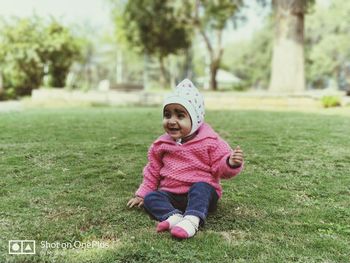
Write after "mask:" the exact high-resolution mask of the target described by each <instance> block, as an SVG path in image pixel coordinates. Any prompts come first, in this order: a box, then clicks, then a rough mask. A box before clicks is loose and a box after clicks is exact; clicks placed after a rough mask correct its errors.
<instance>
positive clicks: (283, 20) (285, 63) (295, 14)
mask: <svg viewBox="0 0 350 263" xmlns="http://www.w3.org/2000/svg"><path fill="white" fill-rule="evenodd" d="M313 2H314V1H313V0H309V1H306V0H272V6H273V9H274V18H275V38H274V44H273V56H272V73H271V80H270V87H269V90H270V91H272V92H302V91H304V90H305V73H304V15H305V13H306V10H307V8H308V7H309V6H310V5H311V4H313Z"/></svg>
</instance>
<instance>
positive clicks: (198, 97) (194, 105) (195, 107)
mask: <svg viewBox="0 0 350 263" xmlns="http://www.w3.org/2000/svg"><path fill="white" fill-rule="evenodd" d="M172 103H177V104H180V105H181V106H183V107H184V108H185V109H186V110H187V112H188V113H189V115H190V117H191V120H192V129H191V132H190V134H189V135H191V134H193V133H194V132H195V131H196V130H198V128H199V127H200V126H201V125H202V123H203V121H204V115H205V111H204V99H203V96H202V94H200V93H199V91H198V89H197V88H196V86H195V85H194V84H193V83H192V82H191V81H190V80H189V79H184V80H183V81H181V82H180V83H179V84H178V85H177V86H176V88H175V90H174V92H172V93H170V94H168V95H167V96H166V97H165V99H164V103H163V109H164V107H165V106H166V105H168V104H172Z"/></svg>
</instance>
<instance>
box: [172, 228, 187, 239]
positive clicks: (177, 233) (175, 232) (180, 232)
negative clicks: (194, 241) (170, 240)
mask: <svg viewBox="0 0 350 263" xmlns="http://www.w3.org/2000/svg"><path fill="white" fill-rule="evenodd" d="M171 235H172V236H174V237H177V238H180V239H185V238H188V234H187V232H186V231H185V230H184V229H182V228H181V227H178V226H175V227H174V228H173V229H171Z"/></svg>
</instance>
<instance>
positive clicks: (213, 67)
mask: <svg viewBox="0 0 350 263" xmlns="http://www.w3.org/2000/svg"><path fill="white" fill-rule="evenodd" d="M219 65H220V61H218V60H214V61H211V62H210V89H211V90H214V91H215V90H218V84H217V81H216V74H217V73H218V70H219Z"/></svg>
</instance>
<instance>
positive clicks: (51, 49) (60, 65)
mask: <svg viewBox="0 0 350 263" xmlns="http://www.w3.org/2000/svg"><path fill="white" fill-rule="evenodd" d="M44 34H45V36H46V38H45V42H44V45H45V47H44V49H45V51H44V52H43V57H42V59H43V61H44V62H45V63H46V64H47V65H48V68H49V75H50V76H51V81H50V86H52V87H64V86H65V83H66V77H67V74H68V72H69V69H70V67H71V65H72V64H73V62H74V61H77V60H79V59H80V58H81V52H80V48H81V47H80V46H79V40H78V39H77V38H76V37H74V36H73V35H72V33H71V32H70V31H69V29H68V28H66V27H64V26H62V25H61V24H59V23H58V22H57V21H51V23H50V24H49V25H48V26H47V27H46V28H45V31H44Z"/></svg>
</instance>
